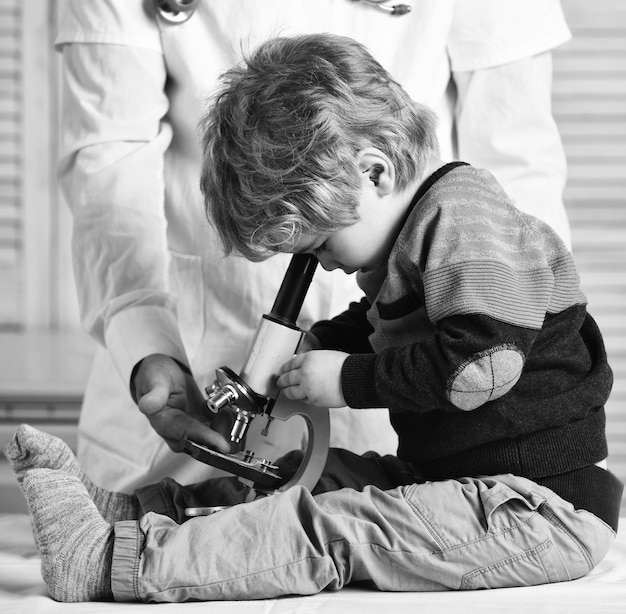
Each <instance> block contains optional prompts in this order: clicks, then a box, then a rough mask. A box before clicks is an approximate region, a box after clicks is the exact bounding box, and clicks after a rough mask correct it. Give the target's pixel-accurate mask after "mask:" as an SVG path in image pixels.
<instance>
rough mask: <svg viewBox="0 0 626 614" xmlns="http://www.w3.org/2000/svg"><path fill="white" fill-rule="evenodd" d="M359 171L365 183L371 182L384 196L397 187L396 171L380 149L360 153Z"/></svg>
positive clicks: (363, 150) (371, 148)
mask: <svg viewBox="0 0 626 614" xmlns="http://www.w3.org/2000/svg"><path fill="white" fill-rule="evenodd" d="M358 156H359V170H360V171H361V173H363V175H364V176H365V181H368V182H371V183H372V184H373V186H374V187H375V188H376V191H377V192H378V193H379V194H380V195H381V196H384V195H386V194H390V193H391V192H393V190H394V188H395V187H396V169H395V167H394V166H393V164H392V162H391V160H390V159H389V157H388V156H387V155H386V154H384V153H383V152H382V151H380V149H376V148H375V147H368V148H366V149H362V150H361V151H360V152H359V153H358Z"/></svg>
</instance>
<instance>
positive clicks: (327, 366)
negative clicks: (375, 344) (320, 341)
mask: <svg viewBox="0 0 626 614" xmlns="http://www.w3.org/2000/svg"><path fill="white" fill-rule="evenodd" d="M348 356H349V354H346V353H345V352H337V351H335V350H312V351H310V352H306V353H304V354H297V355H296V356H294V357H293V358H292V359H291V360H289V361H287V362H286V363H285V364H284V365H283V366H282V367H281V368H280V371H279V377H278V380H277V384H278V386H279V388H281V391H282V393H283V394H284V395H285V396H286V397H287V398H288V399H294V400H298V401H304V402H305V403H307V404H309V405H317V406H319V407H344V406H345V405H346V401H345V399H344V398H343V391H342V389H341V367H342V366H343V363H344V361H345V360H346V358H347V357H348Z"/></svg>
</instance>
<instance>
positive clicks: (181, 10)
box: [154, 0, 411, 25]
mask: <svg viewBox="0 0 626 614" xmlns="http://www.w3.org/2000/svg"><path fill="white" fill-rule="evenodd" d="M354 1H355V2H364V3H365V4H369V5H370V6H373V7H374V8H377V9H378V10H379V11H383V12H385V13H388V14H389V15H406V14H407V13H408V12H409V11H410V10H411V6H410V5H408V4H388V3H387V2H388V0H354ZM198 2H199V0H154V6H155V9H156V12H157V15H158V16H159V17H160V18H161V19H162V20H163V21H165V22H166V23H169V24H174V25H175V24H179V23H184V22H185V21H187V20H188V19H189V18H190V17H191V16H192V15H193V14H194V12H195V10H196V8H197V7H198Z"/></svg>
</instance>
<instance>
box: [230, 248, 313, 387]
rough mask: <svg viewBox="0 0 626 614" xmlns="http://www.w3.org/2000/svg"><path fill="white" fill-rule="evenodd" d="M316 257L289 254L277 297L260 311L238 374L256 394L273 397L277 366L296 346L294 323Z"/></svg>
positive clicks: (298, 332) (297, 337)
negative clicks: (263, 311) (254, 331)
mask: <svg viewBox="0 0 626 614" xmlns="http://www.w3.org/2000/svg"><path fill="white" fill-rule="evenodd" d="M316 267H317V259H316V258H315V257H314V256H312V255H310V254H296V255H294V256H293V257H292V258H291V262H290V263H289V267H288V268H287V272H286V273H285V277H284V278H283V282H282V284H281V286H280V289H279V291H278V294H277V295H276V300H275V301H274V305H273V307H272V311H271V312H270V313H269V314H265V315H263V317H262V318H261V321H260V322H259V326H258V328H257V332H256V335H255V337H254V340H253V341H252V345H251V348H250V351H249V352H248V357H247V359H246V362H245V364H244V366H243V368H242V369H241V372H240V374H239V375H240V377H241V379H242V380H243V381H245V382H246V384H248V386H250V388H252V390H254V391H255V392H256V393H257V394H260V395H263V396H266V397H270V398H271V399H276V397H277V396H278V387H277V386H276V377H277V375H278V370H279V369H280V367H281V366H282V365H283V364H284V363H285V362H287V361H288V360H289V359H290V358H291V357H292V356H293V355H294V354H295V353H296V350H297V349H298V345H299V344H300V340H301V339H302V336H303V332H302V331H301V330H300V328H298V326H297V325H296V319H297V318H298V314H299V313H300V309H301V308H302V303H303V302H304V298H305V296H306V293H307V291H308V289H309V286H310V285H311V281H312V279H313V274H314V273H315V268H316Z"/></svg>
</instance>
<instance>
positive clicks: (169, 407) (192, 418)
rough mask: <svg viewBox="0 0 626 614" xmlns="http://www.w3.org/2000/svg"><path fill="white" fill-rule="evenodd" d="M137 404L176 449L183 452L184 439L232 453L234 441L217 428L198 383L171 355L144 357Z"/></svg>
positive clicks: (140, 370) (154, 427)
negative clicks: (213, 425)
mask: <svg viewBox="0 0 626 614" xmlns="http://www.w3.org/2000/svg"><path fill="white" fill-rule="evenodd" d="M133 383H134V386H135V393H136V396H137V406H138V407H139V410H140V411H141V413H142V414H144V415H145V416H146V418H148V420H149V421H150V425H151V426H152V428H153V429H154V430H155V431H156V432H157V433H158V434H159V435H160V436H161V437H162V438H163V439H164V440H165V442H166V443H167V445H168V446H169V447H170V448H171V449H172V450H174V452H182V450H183V446H184V440H185V439H187V438H189V439H191V440H192V441H195V442H197V443H200V444H203V445H205V446H207V447H209V448H211V449H212V450H218V451H220V452H228V451H229V450H230V444H229V443H228V442H227V441H226V439H225V438H224V437H223V436H222V435H221V434H220V433H218V432H216V431H215V430H214V429H213V428H211V427H209V422H210V417H209V416H208V410H206V404H205V402H204V399H203V398H202V394H201V393H200V389H199V388H198V386H197V384H196V382H195V381H194V379H193V377H191V375H188V374H187V373H185V372H184V371H183V370H182V369H181V368H180V367H179V366H178V364H177V363H176V361H175V360H173V359H172V358H170V357H169V356H164V355H162V354H152V355H150V356H147V357H146V358H144V359H143V360H142V362H141V364H140V366H139V369H138V371H137V373H136V375H135V378H134V381H133Z"/></svg>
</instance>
